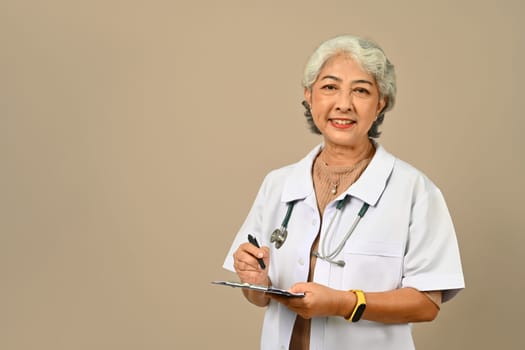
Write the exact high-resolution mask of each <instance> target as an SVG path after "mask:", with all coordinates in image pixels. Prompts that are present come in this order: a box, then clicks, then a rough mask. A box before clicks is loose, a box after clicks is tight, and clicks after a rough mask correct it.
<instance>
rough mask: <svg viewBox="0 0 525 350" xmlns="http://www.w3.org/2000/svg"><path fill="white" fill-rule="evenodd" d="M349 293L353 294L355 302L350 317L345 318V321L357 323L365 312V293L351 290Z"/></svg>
mask: <svg viewBox="0 0 525 350" xmlns="http://www.w3.org/2000/svg"><path fill="white" fill-rule="evenodd" d="M350 292H352V293H354V294H355V296H356V298H357V300H356V303H355V306H354V310H353V311H352V314H351V315H350V317H348V318H347V320H348V321H350V322H357V321H359V320H360V319H361V316H363V312H365V308H366V297H365V293H364V292H363V291H362V290H359V289H352V290H350Z"/></svg>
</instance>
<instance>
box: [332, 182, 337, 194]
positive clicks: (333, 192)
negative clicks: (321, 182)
mask: <svg viewBox="0 0 525 350" xmlns="http://www.w3.org/2000/svg"><path fill="white" fill-rule="evenodd" d="M336 193H337V184H334V185H333V187H332V194H336Z"/></svg>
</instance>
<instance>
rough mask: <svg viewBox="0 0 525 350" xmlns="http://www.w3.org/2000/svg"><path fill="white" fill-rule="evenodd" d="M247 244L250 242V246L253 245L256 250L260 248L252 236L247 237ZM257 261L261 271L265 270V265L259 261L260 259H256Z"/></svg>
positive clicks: (262, 261)
mask: <svg viewBox="0 0 525 350" xmlns="http://www.w3.org/2000/svg"><path fill="white" fill-rule="evenodd" d="M248 242H250V243H251V244H253V245H254V246H256V247H257V248H261V247H259V243H258V242H257V238H255V237H254V236H252V235H250V234H249V235H248ZM257 261H258V262H259V265H260V266H261V269H263V270H264V269H265V268H266V265H265V264H264V260H263V259H261V258H257Z"/></svg>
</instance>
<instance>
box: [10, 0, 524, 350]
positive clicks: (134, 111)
mask: <svg viewBox="0 0 525 350" xmlns="http://www.w3.org/2000/svg"><path fill="white" fill-rule="evenodd" d="M524 14H525V12H524V5H523V2H522V1H520V0H515V1H512V0H506V1H477V0H466V1H452V0H450V1H428V2H427V1H409V0H404V1H383V2H376V1H369V2H366V1H360V2H352V1H311V2H310V1H266V2H263V1H257V2H255V1H216V2H215V1H207V2H202V1H187V3H185V2H184V1H116V0H105V1H87V0H86V1H74V0H73V1H71V0H70V1H66V0H64V1H57V0H47V1H24V0H2V1H1V2H0V43H1V46H2V47H1V51H0V157H1V158H0V160H1V163H0V164H1V168H0V170H1V171H0V186H1V188H0V189H1V191H0V215H1V217H0V348H1V349H5V350H11V349H17V350H18V349H39V350H40V349H53V350H58V349H68V350H70V349H78V350H83V349H127V350H131V349H211V348H214V349H226V348H228V349H255V348H257V346H258V342H259V331H260V326H261V322H262V315H263V313H262V310H259V309H256V308H255V307H252V306H251V305H249V304H248V303H247V302H245V301H244V300H243V298H242V297H241V295H240V292H239V291H237V290H233V289H229V288H221V287H216V286H212V285H210V283H209V282H210V281H212V280H214V279H223V278H224V279H232V278H234V276H232V275H231V274H230V273H228V272H226V271H224V270H222V268H221V265H222V262H223V259H224V256H225V254H226V252H227V249H228V248H229V245H230V243H231V240H232V238H233V235H234V234H235V232H236V230H237V229H238V227H239V226H240V224H241V223H242V221H243V220H244V217H245V215H246V213H247V211H248V209H249V207H250V205H251V202H252V200H253V199H254V196H255V193H256V191H257V189H258V186H259V184H260V182H261V180H262V178H263V176H264V175H265V174H266V172H268V171H269V170H270V169H272V168H276V167H279V166H282V165H284V164H287V163H291V162H294V161H296V160H298V159H299V158H301V157H302V156H303V155H304V154H306V152H307V151H309V150H310V149H311V148H312V147H313V146H314V145H315V144H317V143H318V142H319V141H320V139H319V138H318V137H316V136H314V135H311V134H309V132H308V131H307V129H306V126H305V122H304V120H303V116H302V113H303V109H302V106H301V105H300V101H301V97H302V91H301V88H300V79H301V73H302V69H303V65H304V63H305V60H306V59H307V57H308V55H309V54H310V53H311V52H312V50H313V49H314V47H315V46H316V45H317V44H318V43H319V42H320V41H321V40H324V39H326V38H328V37H331V36H334V35H336V34H341V33H347V32H349V33H354V34H358V35H363V36H367V37H370V38H372V39H375V40H376V41H378V42H379V43H380V44H381V45H382V46H383V48H384V49H385V50H386V52H387V54H388V55H389V57H390V58H391V60H392V61H393V62H394V64H395V65H396V69H397V74H398V88H399V94H398V104H397V106H396V107H395V108H394V110H393V111H392V112H391V113H389V114H387V118H386V121H385V124H384V126H383V128H382V130H383V132H384V133H383V136H382V137H381V138H380V141H381V142H382V143H383V145H384V146H385V147H386V148H387V149H388V150H389V151H391V152H392V153H394V154H396V155H397V156H399V157H400V158H402V159H404V160H407V161H409V162H410V163H412V164H413V165H415V166H416V167H418V168H419V169H421V170H422V171H424V172H425V173H426V174H427V175H429V176H430V177H431V178H432V179H433V180H434V181H435V182H436V183H437V184H438V185H439V186H440V187H441V189H442V190H443V192H444V194H445V196H446V198H447V201H448V204H449V207H450V210H451V213H452V215H453V218H454V220H455V224H456V228H457V232H458V238H459V241H460V244H461V251H462V258H463V264H464V270H465V275H466V282H467V285H468V289H466V290H465V291H464V292H462V293H461V294H460V295H459V296H458V297H457V298H456V299H455V300H453V301H452V302H450V303H449V304H445V305H444V306H443V308H442V312H441V313H440V315H439V317H438V319H437V320H436V321H435V322H433V323H430V324H423V325H416V326H415V331H414V332H415V338H416V341H417V345H418V346H419V349H428V350H433V349H440V350H441V349H495V348H498V349H523V348H524V345H525V341H524V340H523V334H521V331H522V328H523V326H522V325H523V317H524V316H525V310H524V306H525V302H524V300H525V299H524V291H525V290H524V286H525V279H524V274H523V262H522V257H523V252H524V249H523V245H524V243H525V226H524V221H525V220H524V218H523V214H524V210H523V208H524V205H523V197H524V195H525V191H524V186H523V179H524V178H525V169H524V168H525V166H524V160H523V150H524V146H525V142H524V141H523V138H522V133H523V129H524V126H525V123H524V120H523V119H524V115H523V107H522V105H523V102H522V101H523V96H522V95H523V85H522V82H523V79H524V78H525V74H524V68H523V62H524V61H525V45H524V39H523V38H524V37H523V34H524V25H523V20H524Z"/></svg>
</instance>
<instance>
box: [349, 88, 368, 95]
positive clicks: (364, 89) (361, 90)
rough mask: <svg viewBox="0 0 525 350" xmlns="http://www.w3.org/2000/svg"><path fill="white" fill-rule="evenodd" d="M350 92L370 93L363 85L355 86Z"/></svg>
mask: <svg viewBox="0 0 525 350" xmlns="http://www.w3.org/2000/svg"><path fill="white" fill-rule="evenodd" d="M352 92H353V93H354V94H356V95H364V96H366V95H370V91H368V89H366V88H364V87H356V88H354V89H353V90H352Z"/></svg>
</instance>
